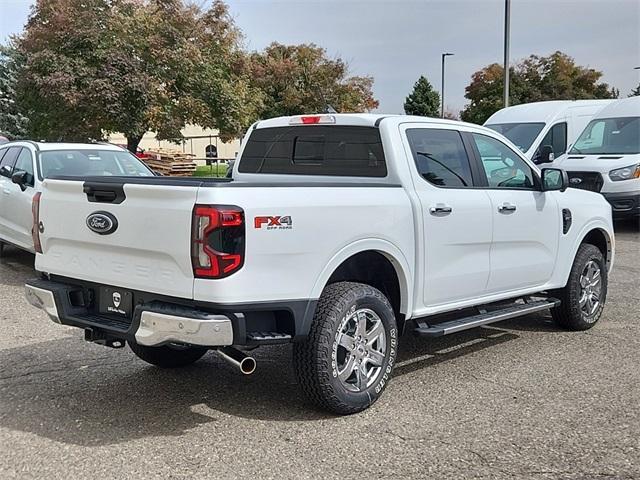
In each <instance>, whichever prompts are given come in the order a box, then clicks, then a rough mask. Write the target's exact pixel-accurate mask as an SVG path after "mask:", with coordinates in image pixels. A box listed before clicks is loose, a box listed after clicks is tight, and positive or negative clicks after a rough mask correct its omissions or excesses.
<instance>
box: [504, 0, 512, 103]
mask: <svg viewBox="0 0 640 480" xmlns="http://www.w3.org/2000/svg"><path fill="white" fill-rule="evenodd" d="M510 23H511V0H504V106H505V107H508V106H509V30H510Z"/></svg>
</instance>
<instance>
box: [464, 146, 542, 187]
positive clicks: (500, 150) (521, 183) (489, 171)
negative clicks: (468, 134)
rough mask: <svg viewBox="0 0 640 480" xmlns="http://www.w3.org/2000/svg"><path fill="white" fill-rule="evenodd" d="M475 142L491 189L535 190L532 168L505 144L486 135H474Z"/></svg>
mask: <svg viewBox="0 0 640 480" xmlns="http://www.w3.org/2000/svg"><path fill="white" fill-rule="evenodd" d="M473 140H474V141H475V144H476V147H477V148H478V152H479V154H480V158H481V160H482V167H483V168H484V172H485V174H486V176H487V182H488V184H489V187H491V188H524V189H532V188H534V185H535V183H534V178H535V177H534V174H533V171H532V169H531V167H530V166H529V165H528V164H527V162H525V161H524V160H523V159H522V158H520V156H519V155H518V154H517V153H516V152H514V151H513V150H511V149H510V148H509V147H507V146H506V145H505V144H504V143H502V142H501V141H499V140H496V139H495V138H492V137H488V136H486V135H482V134H478V133H474V134H473Z"/></svg>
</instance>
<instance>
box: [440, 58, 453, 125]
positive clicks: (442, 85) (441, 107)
mask: <svg viewBox="0 0 640 480" xmlns="http://www.w3.org/2000/svg"><path fill="white" fill-rule="evenodd" d="M452 55H453V53H443V54H442V80H441V83H440V86H441V87H442V92H441V94H440V96H441V97H442V98H441V100H442V105H441V106H440V118H444V59H445V57H451V56H452Z"/></svg>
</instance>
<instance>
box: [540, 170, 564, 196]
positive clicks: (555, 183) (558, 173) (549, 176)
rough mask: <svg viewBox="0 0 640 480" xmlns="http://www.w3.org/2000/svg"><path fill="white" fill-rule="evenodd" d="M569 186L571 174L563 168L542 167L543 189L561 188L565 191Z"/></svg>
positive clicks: (560, 189)
mask: <svg viewBox="0 0 640 480" xmlns="http://www.w3.org/2000/svg"><path fill="white" fill-rule="evenodd" d="M568 186H569V175H567V172H565V171H564V170H562V169H561V168H543V169H542V191H543V192H550V191H553V190H559V191H561V192H564V191H565V190H566V189H567V187H568Z"/></svg>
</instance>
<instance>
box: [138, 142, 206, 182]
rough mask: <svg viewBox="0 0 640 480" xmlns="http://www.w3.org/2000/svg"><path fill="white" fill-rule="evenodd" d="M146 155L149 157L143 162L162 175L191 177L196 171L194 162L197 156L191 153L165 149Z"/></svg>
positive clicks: (147, 152) (148, 151) (153, 150)
mask: <svg viewBox="0 0 640 480" xmlns="http://www.w3.org/2000/svg"><path fill="white" fill-rule="evenodd" d="M145 153H146V154H147V155H149V157H148V158H144V159H142V161H143V162H144V163H146V164H147V166H148V167H149V168H151V169H152V170H155V171H156V172H158V173H160V174H161V175H169V176H172V177H190V176H191V175H193V172H195V171H196V163H195V162H194V161H193V159H194V157H195V155H192V154H191V153H184V152H181V151H179V150H169V149H165V148H155V149H151V150H146V151H145Z"/></svg>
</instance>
